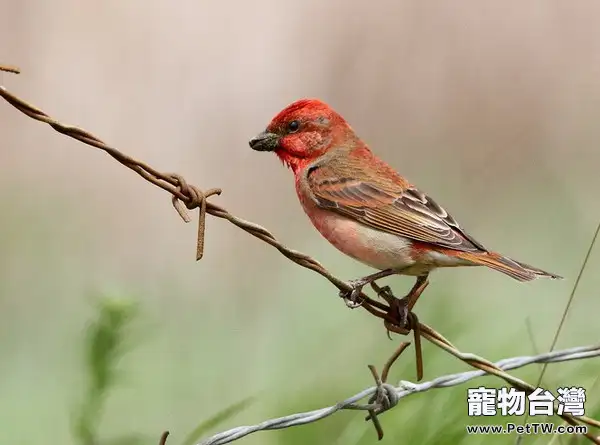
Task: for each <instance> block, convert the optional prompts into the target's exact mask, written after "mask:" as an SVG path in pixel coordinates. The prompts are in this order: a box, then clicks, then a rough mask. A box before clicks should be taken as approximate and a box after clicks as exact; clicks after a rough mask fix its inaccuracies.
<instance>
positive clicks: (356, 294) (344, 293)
mask: <svg viewBox="0 0 600 445" xmlns="http://www.w3.org/2000/svg"><path fill="white" fill-rule="evenodd" d="M348 286H350V289H348V290H341V291H340V297H341V298H343V299H344V301H346V305H347V306H348V307H350V308H356V307H359V306H360V305H361V304H362V301H361V298H360V294H361V292H362V289H363V287H364V286H365V282H364V281H363V280H350V281H348Z"/></svg>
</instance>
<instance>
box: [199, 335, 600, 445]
mask: <svg viewBox="0 0 600 445" xmlns="http://www.w3.org/2000/svg"><path fill="white" fill-rule="evenodd" d="M465 355H472V354H465ZM593 357H600V344H596V345H590V346H579V347H575V348H569V349H564V350H562V351H554V352H551V353H548V352H546V353H543V354H538V355H535V356H523V357H513V358H507V359H504V360H501V361H499V362H497V363H496V364H495V365H494V366H497V367H498V368H500V369H501V370H503V371H507V370H511V369H517V368H522V367H524V366H527V365H531V364H533V363H559V362H565V361H571V360H582V359H590V358H593ZM486 374H487V372H486V371H483V370H479V369H477V370H471V371H466V372H460V373H457V374H449V375H444V376H441V377H438V378H436V379H435V380H431V381H428V382H423V383H411V382H407V381H401V382H400V384H399V386H398V387H396V388H395V392H396V395H397V396H398V400H400V399H403V398H404V397H408V396H410V395H413V394H418V393H421V392H425V391H429V390H431V389H435V388H449V387H452V386H457V385H461V384H463V383H465V382H468V381H470V380H473V379H475V378H478V377H482V376H484V375H486ZM382 376H383V374H382ZM376 390H377V388H376V387H371V388H367V389H365V390H363V391H361V392H359V393H357V394H355V395H353V396H352V397H349V398H348V399H346V400H344V401H342V402H339V403H337V404H335V405H333V406H329V407H325V408H320V409H316V410H313V411H307V412H302V413H294V414H290V415H288V416H284V417H278V418H275V419H269V420H265V421H263V422H260V423H258V424H255V425H249V426H239V427H235V428H231V429H229V430H227V431H223V432H220V433H218V434H215V435H213V436H211V437H209V438H206V439H205V440H203V441H202V442H200V443H199V444H198V445H224V444H226V443H230V442H233V441H235V440H238V439H241V438H242V437H245V436H248V435H249V434H253V433H256V432H258V431H270V430H279V429H284V428H290V427H293V426H299V425H306V424H308V423H313V422H317V421H319V420H321V419H324V418H326V417H329V416H331V415H333V414H335V413H337V412H338V411H341V410H356V409H362V410H365V411H368V410H369V409H371V408H372V406H371V405H360V404H359V403H358V402H359V401H360V400H363V399H364V398H366V397H371V396H372V395H373V394H374V393H375V392H376ZM577 419H580V420H582V419H584V418H582V417H578V418H577ZM585 420H586V421H588V420H589V419H587V418H585ZM588 425H592V423H588ZM592 437H593V436H592ZM588 438H589V437H588ZM594 443H597V442H594Z"/></svg>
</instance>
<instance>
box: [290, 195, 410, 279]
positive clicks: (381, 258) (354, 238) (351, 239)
mask: <svg viewBox="0 0 600 445" xmlns="http://www.w3.org/2000/svg"><path fill="white" fill-rule="evenodd" d="M297 192H298V197H299V199H300V202H301V204H302V207H303V208H304V211H305V212H306V214H307V215H308V217H309V218H310V220H311V222H312V223H313V225H314V226H315V228H316V229H317V230H318V231H319V233H321V235H323V237H324V238H325V239H327V241H329V242H330V243H331V244H333V245H334V246H335V247H336V248H337V249H338V250H340V251H342V252H343V253H345V254H346V255H348V256H350V257H352V258H354V259H356V260H358V261H360V262H362V263H364V264H367V265H368V266H371V267H373V268H376V269H390V268H391V269H400V268H404V267H406V266H410V265H412V264H414V263H415V261H414V260H413V258H412V256H411V245H412V242H411V241H410V240H408V239H406V238H403V237H400V236H396V235H392V234H389V233H385V232H382V231H379V230H375V229H372V228H369V227H367V226H364V225H362V224H360V223H359V222H357V221H355V220H353V219H350V218H347V217H345V216H343V215H340V214H339V213H336V212H334V211H331V210H325V209H322V208H319V207H318V206H317V204H316V203H315V202H314V201H313V200H312V199H311V197H310V196H309V195H308V194H306V193H304V192H303V190H302V188H301V187H297Z"/></svg>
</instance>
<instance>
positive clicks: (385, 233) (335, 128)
mask: <svg viewBox="0 0 600 445" xmlns="http://www.w3.org/2000/svg"><path fill="white" fill-rule="evenodd" d="M249 145H250V147H251V148H252V149H253V150H256V151H263V152H274V153H275V155H276V156H277V157H278V158H279V159H280V160H281V161H282V162H283V164H284V165H285V166H287V167H288V168H289V169H290V170H291V171H292V173H293V175H294V181H295V188H296V194H297V196H298V199H299V201H300V204H301V206H302V208H303V209H304V212H305V213H306V215H307V216H308V218H309V219H310V221H311V222H312V224H313V225H314V227H315V228H316V229H317V231H318V232H319V233H320V234H321V235H322V236H323V237H324V238H325V239H326V240H327V241H329V242H330V243H331V244H332V245H333V246H334V247H336V248H337V249H338V250H340V251H341V252H342V253H344V254H346V255H347V256H349V257H351V258H353V259H355V260H357V261H359V262H361V263H363V264H365V265H367V266H370V267H372V268H374V269H378V272H376V273H373V274H370V275H367V276H364V277H362V278H359V279H355V280H351V281H350V282H349V285H350V286H349V287H350V290H345V291H341V292H340V295H341V296H342V297H344V298H346V299H349V300H350V301H353V302H356V301H357V300H358V298H359V296H360V293H361V292H362V288H363V287H364V286H366V285H367V284H370V283H373V282H375V281H376V280H378V279H381V278H384V277H387V276H390V275H394V274H399V275H408V276H413V277H416V283H415V284H414V286H413V288H412V289H411V291H410V292H409V293H408V294H407V295H406V296H405V297H404V298H402V299H397V305H396V306H397V310H398V311H399V312H400V315H401V320H406V317H407V311H408V304H409V301H410V298H411V297H412V296H414V295H415V294H416V293H417V292H419V289H421V290H422V289H423V288H424V286H426V285H427V284H428V277H429V274H430V272H432V271H433V270H435V269H437V268H446V267H460V266H487V267H488V268H491V269H494V270H496V271H499V272H502V273H504V274H506V275H508V276H509V277H511V278H514V279H516V280H518V281H531V280H533V279H535V278H538V277H549V278H553V279H560V278H562V277H561V276H559V275H556V274H554V273H551V272H546V271H544V270H542V269H538V268H537V267H533V266H530V265H528V264H525V263H522V262H520V261H516V260H513V259H511V258H508V257H506V256H504V255H501V254H499V253H497V252H494V251H491V250H488V249H487V248H486V247H484V245H483V244H481V243H480V242H479V241H477V240H476V239H475V238H473V237H472V236H471V235H469V234H468V233H467V232H466V231H465V230H464V229H463V228H462V226H460V225H459V223H458V222H457V221H456V220H455V219H454V217H453V216H452V215H450V213H448V212H447V211H446V210H445V209H444V208H443V207H442V206H441V205H439V204H438V203H437V202H436V201H434V200H433V199H432V198H431V197H430V196H429V195H427V194H425V193H424V192H423V191H421V190H420V189H418V188H417V187H416V186H414V185H413V184H411V183H410V182H409V181H408V180H407V179H405V178H404V177H403V176H402V175H400V174H399V173H398V172H396V170H395V169H394V168H393V167H391V166H390V165H389V164H387V163H386V162H385V161H383V160H382V159H380V158H379V157H377V156H376V155H375V154H374V153H373V152H372V151H371V149H370V148H369V147H368V146H367V144H366V143H365V142H363V141H362V140H361V138H360V137H359V136H358V135H357V134H356V133H355V132H354V130H353V129H352V127H351V126H350V125H349V124H348V122H346V120H345V119H344V118H343V117H342V116H341V115H340V114H339V113H337V112H336V111H335V110H334V109H333V108H332V107H330V106H329V105H328V104H326V103H325V102H323V101H321V100H319V99H300V100H297V101H295V102H293V103H291V104H290V105H288V106H286V107H285V108H284V109H283V110H281V111H280V112H279V113H278V114H277V115H276V116H275V117H274V118H273V119H272V120H271V122H270V123H269V124H268V126H267V127H266V129H265V130H264V131H263V132H261V133H259V134H258V135H257V136H255V137H254V138H252V139H251V140H250V141H249ZM388 289H389V288H388ZM419 294H420V292H419Z"/></svg>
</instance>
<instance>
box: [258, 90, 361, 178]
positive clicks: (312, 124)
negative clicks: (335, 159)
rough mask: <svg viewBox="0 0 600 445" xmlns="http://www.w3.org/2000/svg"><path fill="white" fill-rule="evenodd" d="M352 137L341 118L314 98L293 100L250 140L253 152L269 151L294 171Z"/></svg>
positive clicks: (347, 126)
mask: <svg viewBox="0 0 600 445" xmlns="http://www.w3.org/2000/svg"><path fill="white" fill-rule="evenodd" d="M355 138H356V136H355V135H354V132H353V131H352V128H350V126H349V125H348V123H347V122H346V121H345V120H344V118H343V117H342V116H340V115H339V114H338V113H336V112H335V111H334V110H333V109H332V108H331V107H330V106H329V105H327V104H326V103H324V102H321V101H320V100H318V99H302V100H299V101H296V102H294V103H292V104H290V105H288V106H287V107H286V108H284V109H283V110H282V111H280V112H279V113H278V114H277V116H275V117H274V118H273V120H272V121H271V123H270V124H269V125H268V127H267V129H266V130H265V131H263V132H262V133H260V134H259V135H257V136H256V137H255V138H253V139H251V140H250V147H251V148H252V149H253V150H257V151H273V152H275V154H276V155H277V156H278V157H279V159H281V161H282V162H283V163H284V164H286V165H287V166H288V167H290V168H291V169H292V170H293V171H294V172H296V171H297V170H298V169H299V168H301V167H302V166H304V165H307V164H309V163H310V162H312V161H313V160H315V159H317V158H319V157H320V156H322V155H323V154H324V153H326V152H328V151H330V150H333V149H335V148H337V147H344V146H348V145H349V144H351V143H352V142H353V141H354V140H355Z"/></svg>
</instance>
